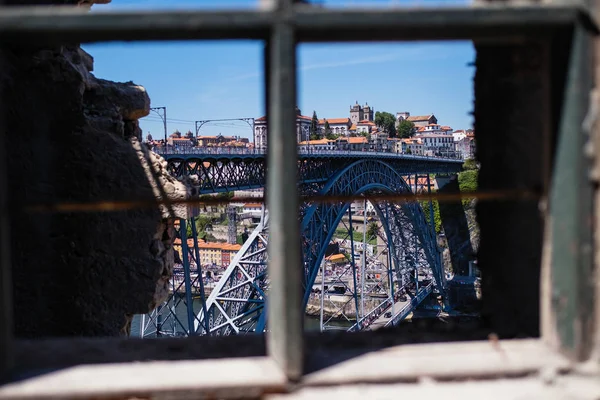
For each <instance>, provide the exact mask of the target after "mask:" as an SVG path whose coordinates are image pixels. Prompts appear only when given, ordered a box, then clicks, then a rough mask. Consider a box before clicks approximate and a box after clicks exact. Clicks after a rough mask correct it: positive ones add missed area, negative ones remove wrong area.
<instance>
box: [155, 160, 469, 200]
mask: <svg viewBox="0 0 600 400" xmlns="http://www.w3.org/2000/svg"><path fill="white" fill-rule="evenodd" d="M182 152H183V153H182V154H175V153H168V152H163V151H161V152H160V153H162V156H163V157H164V158H165V159H166V160H167V163H168V164H167V170H168V171H169V172H170V173H171V174H172V175H173V176H175V177H177V178H178V179H180V180H187V183H188V184H190V185H191V186H193V187H194V188H195V189H196V192H197V193H198V194H209V193H219V192H227V191H233V190H244V189H256V188H262V187H264V186H265V179H266V167H265V165H266V163H265V155H264V154H261V153H254V152H250V151H249V152H247V154H246V153H244V152H238V151H236V152H232V153H230V154H228V153H227V152H224V153H220V154H213V152H212V150H203V149H189V150H182ZM361 159H385V160H386V162H388V163H389V164H390V165H391V166H393V167H394V168H395V169H396V170H397V171H399V172H401V173H402V174H414V173H453V172H454V173H455V172H459V171H460V170H461V168H462V160H456V159H443V158H435V157H420V156H410V155H404V154H395V153H370V152H343V151H339V152H335V151H333V152H330V153H316V152H315V153H312V154H301V155H300V157H299V160H298V178H297V179H298V182H299V184H300V185H301V187H299V189H300V192H301V193H302V194H312V193H314V192H312V191H311V190H310V187H311V185H312V186H314V185H319V184H321V185H322V184H323V183H325V182H327V181H328V180H329V177H331V176H332V175H333V174H335V173H336V172H337V171H340V170H341V169H343V168H344V167H345V166H346V165H348V164H351V163H353V162H355V161H357V160H361Z"/></svg>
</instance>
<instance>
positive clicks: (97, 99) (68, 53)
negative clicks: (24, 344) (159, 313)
mask: <svg viewBox="0 0 600 400" xmlns="http://www.w3.org/2000/svg"><path fill="white" fill-rule="evenodd" d="M103 2H107V1H106V0H104V1H103ZM9 3H10V4H24V3H27V4H31V3H34V2H33V1H27V2H22V1H15V0H12V1H10V2H9ZM35 3H44V2H42V1H36V2H35ZM45 3H46V4H48V3H49V2H45ZM52 3H55V4H58V3H61V4H67V3H68V4H73V3H84V2H76V1H62V2H61V1H55V2H52ZM85 3H86V4H84V5H87V6H89V5H90V3H91V2H89V1H87V2H85ZM0 62H1V64H0V68H1V69H0V71H1V75H0V85H1V87H0V89H1V94H2V100H3V102H2V104H3V108H2V113H3V115H2V119H3V120H4V128H5V130H6V132H7V139H6V140H7V143H6V146H7V164H8V176H9V179H8V180H9V182H8V187H9V206H10V208H11V210H12V212H11V224H10V229H11V252H12V265H13V282H14V285H13V286H14V291H13V299H14V301H13V302H14V315H15V318H14V319H15V334H16V336H18V337H44V336H72V335H86V336H102V335H118V334H119V333H126V332H127V329H128V325H129V318H130V316H131V314H135V313H145V312H148V311H150V310H151V309H153V308H154V307H155V306H156V305H157V303H159V302H161V301H162V300H163V299H164V298H165V297H166V295H167V283H168V279H169V277H170V275H171V273H172V267H173V254H172V246H171V245H172V241H173V239H174V229H173V223H172V222H173V219H174V218H175V217H184V216H185V208H183V207H178V208H173V207H163V208H158V207H157V206H152V205H151V204H150V205H149V206H148V207H146V208H142V209H139V208H123V209H121V210H118V211H110V210H89V209H87V210H82V209H80V208H79V209H78V208H77V207H74V208H72V210H71V211H65V210H63V211H59V212H57V211H55V210H54V211H49V210H48V209H45V210H39V209H38V210H37V211H32V210H31V209H30V208H28V207H29V206H31V205H36V204H38V205H39V204H46V205H52V204H57V203H63V204H64V203H71V204H77V203H99V202H114V201H122V202H126V201H130V200H135V201H142V202H149V203H151V202H153V201H154V200H155V199H156V198H157V197H159V198H162V199H169V198H177V199H182V198H185V197H186V196H187V189H186V188H185V187H184V186H183V185H182V184H181V183H179V182H177V181H176V180H175V179H173V178H172V177H170V176H168V174H167V172H166V170H165V165H164V160H162V159H161V158H160V157H158V156H156V155H154V154H151V153H148V151H147V150H146V149H144V148H143V147H142V145H141V144H140V142H139V140H140V139H141V137H140V135H141V131H140V130H139V127H138V124H137V120H138V118H140V117H143V116H145V115H147V114H148V112H149V107H150V99H149V97H148V94H147V93H146V91H145V90H144V89H143V87H141V86H138V85H135V84H133V83H115V82H109V81H105V80H101V79H96V78H95V77H94V76H93V75H92V74H91V70H92V67H93V59H92V57H91V56H90V55H88V54H87V53H85V52H84V51H83V50H81V49H80V48H79V46H56V47H54V48H22V47H12V48H9V47H5V48H3V49H2V53H1V54H0Z"/></svg>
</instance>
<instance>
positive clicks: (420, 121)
mask: <svg viewBox="0 0 600 400" xmlns="http://www.w3.org/2000/svg"><path fill="white" fill-rule="evenodd" d="M406 120H407V121H410V122H412V123H413V124H415V126H427V125H431V124H437V123H438V121H437V118H436V117H435V115H433V114H429V115H414V116H408V117H406Z"/></svg>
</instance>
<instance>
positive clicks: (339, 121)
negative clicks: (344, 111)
mask: <svg viewBox="0 0 600 400" xmlns="http://www.w3.org/2000/svg"><path fill="white" fill-rule="evenodd" d="M326 122H327V123H328V124H329V129H330V130H331V133H333V134H334V135H340V136H348V135H349V134H350V127H351V126H352V121H350V118H324V119H320V120H319V133H320V134H321V135H325V134H326V133H327V132H325V123H326Z"/></svg>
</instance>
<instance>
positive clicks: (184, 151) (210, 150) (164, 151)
mask: <svg viewBox="0 0 600 400" xmlns="http://www.w3.org/2000/svg"><path fill="white" fill-rule="evenodd" d="M152 151H154V152H155V153H157V154H160V155H170V156H173V155H198V156H208V155H223V156H229V155H247V156H266V154H267V151H266V149H248V148H236V147H191V146H185V147H174V146H166V147H163V146H160V147H159V146H156V147H154V148H152ZM298 154H299V155H303V156H312V155H315V156H317V155H323V156H353V157H369V156H372V157H379V156H385V157H397V158H405V159H410V160H444V161H454V162H457V161H460V162H462V161H463V158H461V157H441V156H429V155H414V154H405V153H394V152H387V151H386V152H384V151H370V150H363V151H357V150H316V149H315V150H312V149H309V150H298Z"/></svg>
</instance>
